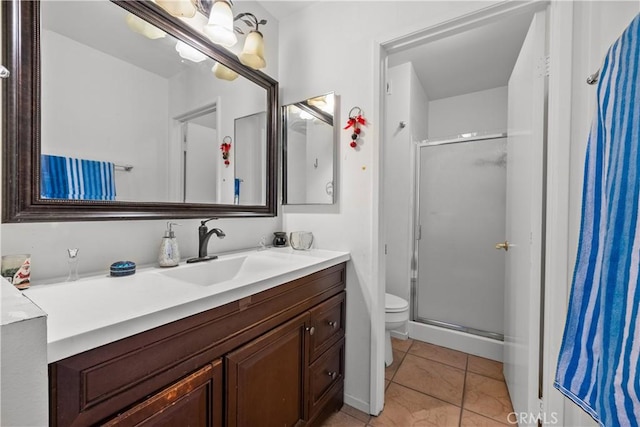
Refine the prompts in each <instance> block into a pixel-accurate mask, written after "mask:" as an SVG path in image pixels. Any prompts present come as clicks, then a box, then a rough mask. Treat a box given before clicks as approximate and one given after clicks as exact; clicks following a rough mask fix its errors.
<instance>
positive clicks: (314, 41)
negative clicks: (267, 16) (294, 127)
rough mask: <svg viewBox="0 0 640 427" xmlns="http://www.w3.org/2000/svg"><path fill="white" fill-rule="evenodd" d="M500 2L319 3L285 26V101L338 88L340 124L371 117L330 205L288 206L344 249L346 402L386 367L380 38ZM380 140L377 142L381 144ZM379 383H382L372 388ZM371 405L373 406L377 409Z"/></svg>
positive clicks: (297, 222)
mask: <svg viewBox="0 0 640 427" xmlns="http://www.w3.org/2000/svg"><path fill="white" fill-rule="evenodd" d="M492 3H495V2H465V1H460V2H446V1H442V2H436V1H434V2H427V1H425V2H410V1H406V2H405V1H381V2H367V3H366V6H363V5H365V3H362V2H340V3H335V2H314V3H312V4H311V5H309V6H308V7H306V8H304V9H302V10H300V11H298V12H297V13H294V14H291V15H289V16H287V17H286V18H284V19H283V20H282V21H281V22H280V54H281V56H280V63H281V64H283V66H282V67H281V69H280V78H281V79H280V81H281V88H282V104H288V103H291V102H295V101H297V100H299V99H306V98H309V97H312V96H317V95H318V94H323V93H328V92H331V91H335V92H336V94H338V95H340V97H341V99H340V111H339V114H338V116H337V117H336V120H337V122H338V123H341V124H342V127H344V123H345V122H346V120H347V115H348V112H349V110H350V109H351V108H352V107H354V106H359V107H360V108H361V109H362V111H363V113H364V115H365V117H366V118H367V119H369V120H370V123H369V125H368V126H367V127H366V128H365V129H364V131H363V134H362V137H361V144H360V146H359V148H358V149H356V150H354V149H352V148H351V147H349V143H350V141H351V138H350V132H348V131H341V132H340V138H339V146H338V158H339V161H338V180H337V185H336V194H337V195H338V200H337V204H336V205H334V206H327V207H325V206H285V207H283V212H284V225H285V229H286V230H287V231H293V230H300V229H304V230H309V231H312V232H313V233H314V236H315V238H316V239H315V242H314V245H315V246H316V247H320V248H328V249H338V250H348V251H350V252H351V256H352V262H351V263H349V266H348V270H347V331H346V336H347V344H346V378H345V380H346V382H345V400H346V402H347V403H348V404H350V405H352V406H356V407H358V408H359V409H361V410H365V411H367V410H368V409H369V403H370V378H371V375H372V371H375V372H376V377H378V378H380V377H381V376H383V375H384V373H383V365H382V361H381V364H380V365H379V366H375V367H372V366H370V354H369V349H370V348H371V347H372V346H371V344H372V339H373V343H374V345H375V347H376V348H381V347H380V346H382V345H383V344H384V343H383V342H382V341H379V340H380V339H381V336H378V335H376V336H374V337H371V330H372V328H374V329H375V330H376V332H378V333H379V331H378V330H377V328H379V326H378V325H380V323H379V322H380V321H381V320H382V318H383V316H384V302H382V309H381V307H380V305H379V303H380V302H379V301H378V293H379V292H378V283H382V282H383V281H384V278H379V277H373V271H374V270H375V269H377V266H375V265H374V263H377V258H378V252H377V250H378V248H377V247H374V246H373V242H374V240H376V239H377V236H376V235H374V233H377V227H378V224H377V223H375V222H374V221H375V219H374V218H375V215H376V212H375V211H374V210H377V206H374V199H375V198H376V197H377V196H376V194H377V192H378V188H375V182H376V181H377V177H376V176H377V175H379V174H381V170H380V165H379V164H378V154H377V153H378V148H379V147H378V146H377V144H374V139H375V138H374V137H375V136H376V133H377V132H379V129H380V123H375V122H371V120H372V118H373V117H374V115H375V112H374V111H373V108H374V99H373V94H374V85H376V84H377V83H378V82H377V81H375V82H374V70H376V69H377V67H378V64H374V56H375V55H374V47H375V41H376V40H380V39H381V38H382V40H389V39H391V38H392V37H393V36H399V35H404V34H407V33H409V32H411V31H412V30H417V29H420V28H425V27H428V26H431V25H434V24H436V23H439V22H443V21H446V20H449V19H452V18H454V17H457V16H461V15H464V14H467V13H469V12H471V11H474V10H478V9H480V8H483V7H486V6H487V5H489V4H492ZM382 139H383V138H380V140H382ZM376 386H377V385H376ZM374 405H375V403H374Z"/></svg>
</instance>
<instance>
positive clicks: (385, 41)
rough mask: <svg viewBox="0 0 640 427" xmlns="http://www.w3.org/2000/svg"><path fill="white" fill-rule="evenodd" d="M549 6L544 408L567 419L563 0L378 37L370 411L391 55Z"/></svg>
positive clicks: (567, 36)
mask: <svg viewBox="0 0 640 427" xmlns="http://www.w3.org/2000/svg"><path fill="white" fill-rule="evenodd" d="M546 7H549V20H548V24H549V27H548V28H549V41H548V43H549V63H550V64H553V65H551V66H550V69H552V72H550V75H549V100H548V115H549V117H548V122H547V143H548V149H547V168H548V169H547V177H546V180H547V189H548V190H547V195H546V197H547V210H546V218H547V239H546V246H545V257H546V262H547V264H546V271H545V281H546V282H547V283H550V284H558V285H556V286H546V288H545V301H544V327H543V330H544V337H543V346H544V350H543V361H544V369H543V378H544V381H543V398H542V405H543V407H542V408H541V412H542V415H543V416H546V419H551V418H550V417H551V416H555V417H556V419H558V420H564V404H565V400H564V398H563V397H562V395H561V394H560V393H559V392H557V390H555V389H554V387H553V378H554V375H555V368H556V364H557V355H558V352H559V348H560V342H561V340H562V328H561V327H560V326H561V325H563V324H564V320H565V316H566V307H567V295H568V292H569V286H570V276H569V274H570V273H569V271H570V269H569V268H568V265H567V262H568V247H569V240H568V239H569V236H568V224H569V165H570V152H569V148H570V147H569V141H570V136H571V87H572V85H571V76H572V59H571V58H572V49H571V48H572V44H573V37H572V32H573V5H572V3H571V2H563V1H559V0H551V1H537V0H530V1H527V2H501V3H498V4H495V5H492V6H489V7H487V8H483V9H480V10H478V11H476V12H473V13H470V14H467V15H463V16H461V17H458V18H455V19H452V20H449V21H444V22H442V23H439V24H436V25H433V26H429V27H426V28H425V27H422V28H417V29H412V30H404V31H402V32H401V33H398V32H396V33H394V34H386V35H382V36H380V37H379V38H376V39H375V40H374V41H373V57H374V58H373V59H374V67H373V82H374V86H373V103H374V109H373V111H374V115H373V120H374V123H378V132H376V133H375V134H374V136H373V140H374V141H373V142H374V146H375V147H377V149H375V150H374V152H373V166H374V168H375V170H377V171H378V173H377V174H373V176H374V178H373V213H372V214H373V215H372V225H373V227H372V234H373V235H372V246H373V247H372V252H373V253H372V255H373V256H372V259H373V260H374V261H375V262H373V272H372V273H373V274H372V277H373V282H374V283H373V289H375V290H376V293H375V294H374V295H372V297H373V298H372V301H371V303H372V304H371V309H372V322H371V358H370V361H371V378H370V379H371V381H370V393H369V394H370V401H369V402H370V403H369V405H370V413H371V414H374V415H376V414H379V413H380V411H382V408H383V406H384V363H383V360H384V332H385V331H384V294H385V289H386V283H385V253H384V251H385V247H384V238H383V236H384V232H385V222H384V219H385V218H384V208H383V205H382V201H383V200H384V199H383V197H384V194H383V190H384V186H383V182H384V176H383V170H384V168H383V161H384V156H383V135H384V132H385V130H384V117H385V96H384V94H385V89H386V81H387V73H386V72H387V57H388V55H389V54H391V53H393V52H394V51H395V50H398V49H400V48H406V47H408V46H411V45H413V44H419V43H423V42H425V41H428V40H430V39H431V40H435V39H437V38H441V37H443V36H444V35H447V34H455V33H457V32H462V31H467V30H469V29H472V28H476V27H478V26H482V25H484V24H487V23H490V22H493V21H495V20H499V19H503V18H505V17H508V16H510V15H513V14H517V13H520V12H521V11H523V10H542V9H544V8H546Z"/></svg>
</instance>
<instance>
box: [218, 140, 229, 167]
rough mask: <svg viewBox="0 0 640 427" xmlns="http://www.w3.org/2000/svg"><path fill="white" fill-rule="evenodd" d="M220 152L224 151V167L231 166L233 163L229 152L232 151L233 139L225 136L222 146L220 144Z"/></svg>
mask: <svg viewBox="0 0 640 427" xmlns="http://www.w3.org/2000/svg"><path fill="white" fill-rule="evenodd" d="M220 150H222V158H223V159H224V165H225V166H229V164H230V163H231V161H230V160H229V151H231V137H230V136H225V137H224V138H222V144H220Z"/></svg>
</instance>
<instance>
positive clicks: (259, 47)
mask: <svg viewBox="0 0 640 427" xmlns="http://www.w3.org/2000/svg"><path fill="white" fill-rule="evenodd" d="M238 58H239V59H240V62H242V63H243V64H244V65H246V66H248V67H251V68H253V69H255V70H257V69H260V68H264V67H265V66H266V65H267V63H266V61H265V60H264V39H263V38H262V34H261V33H260V32H259V31H251V32H250V33H249V34H248V35H247V39H246V40H245V41H244V48H243V49H242V53H241V54H240V55H239V56H238Z"/></svg>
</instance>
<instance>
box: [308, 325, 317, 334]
mask: <svg viewBox="0 0 640 427" xmlns="http://www.w3.org/2000/svg"><path fill="white" fill-rule="evenodd" d="M306 330H307V331H309V335H313V334H315V333H316V328H314V327H313V326H311V327H307V329H306Z"/></svg>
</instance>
